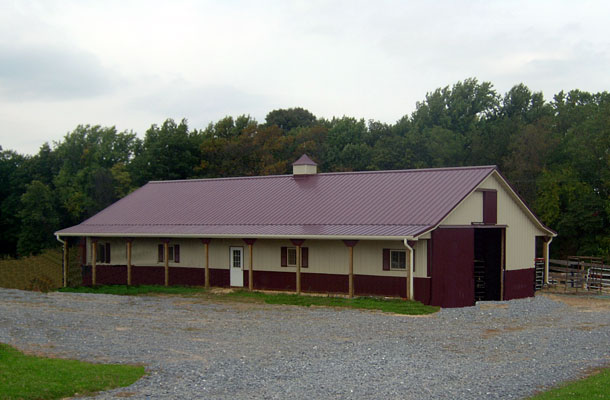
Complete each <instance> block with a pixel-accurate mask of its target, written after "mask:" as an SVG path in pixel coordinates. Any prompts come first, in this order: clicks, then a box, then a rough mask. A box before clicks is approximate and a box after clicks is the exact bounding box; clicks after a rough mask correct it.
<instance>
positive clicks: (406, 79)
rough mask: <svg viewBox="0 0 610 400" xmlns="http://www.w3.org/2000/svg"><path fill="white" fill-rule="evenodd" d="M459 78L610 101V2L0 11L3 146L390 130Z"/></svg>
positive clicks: (31, 148)
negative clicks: (274, 117) (334, 128)
mask: <svg viewBox="0 0 610 400" xmlns="http://www.w3.org/2000/svg"><path fill="white" fill-rule="evenodd" d="M469 77H476V78H477V79H479V81H490V82H491V83H493V84H494V87H495V89H496V90H497V91H498V92H500V93H501V94H504V93H505V92H506V91H507V90H509V89H510V88H511V87H512V86H513V85H515V84H518V83H520V82H523V83H524V84H526V85H527V86H528V87H529V88H530V89H531V90H534V91H542V92H543V93H544V94H545V98H547V99H551V98H552V96H553V95H554V94H555V93H557V92H559V91H560V90H566V91H568V90H570V89H581V90H586V91H590V92H600V91H605V90H610V1H607V0H602V1H582V0H580V1H558V0H552V1H534V0H528V1H489V0H485V1H467V0H461V1H460V0H455V1H424V0H422V1H407V0H402V1H380V0H376V1H355V0H348V1H315V0H313V1H312V0H308V1H288V0H283V1H282V0H278V1H239V0H225V1H152V0H147V1H127V0H117V1H113V0H104V1H102V0H100V1H88V0H72V1H71V0H65V1H61V0H57V1H56V0H41V1H28V0H14V1H9V0H0V145H1V146H2V147H3V149H5V150H6V149H12V150H16V151H18V152H20V153H30V154H33V153H36V152H37V151H38V149H39V147H40V146H41V145H42V144H43V143H44V142H53V141H57V140H61V139H62V138H63V136H64V135H65V134H66V133H67V132H69V131H72V130H73V129H74V128H75V127H76V126H77V125H78V124H91V125H95V124H100V125H103V126H113V125H114V126H116V127H117V129H118V130H119V131H122V130H133V131H134V132H137V133H138V134H139V135H140V137H143V136H144V133H145V131H146V129H148V127H150V125H151V124H153V123H156V124H160V123H162V122H163V121H164V120H165V119H166V118H174V119H176V120H180V119H182V118H187V119H188V121H189V126H190V127H191V128H204V127H205V126H206V125H207V124H208V123H209V122H212V121H214V122H215V121H217V120H218V119H220V118H222V117H224V116H226V115H232V116H237V115H240V114H250V115H251V116H253V117H254V118H256V119H257V120H258V121H261V122H262V121H264V118H265V115H266V114H267V113H268V112H269V111H272V110H274V109H277V108H289V107H304V108H306V109H308V110H310V111H311V112H313V113H314V114H315V115H316V116H318V117H327V118H330V117H332V116H342V115H347V116H351V117H356V118H365V119H375V120H380V121H383V122H388V123H394V122H395V121H396V120H398V119H399V118H401V117H402V116H403V115H405V114H410V113H411V112H413V110H414V109H415V103H416V102H417V101H421V100H423V99H424V96H425V95H426V92H430V91H433V90H434V89H436V88H438V87H444V86H447V85H453V84H454V83H456V82H458V81H461V80H464V79H466V78H469Z"/></svg>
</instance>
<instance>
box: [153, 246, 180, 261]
mask: <svg viewBox="0 0 610 400" xmlns="http://www.w3.org/2000/svg"><path fill="white" fill-rule="evenodd" d="M164 253H165V246H164V245H162V244H160V245H158V246H157V261H158V262H165V254H164ZM167 255H168V258H169V261H173V262H176V263H179V262H180V245H179V244H175V245H173V246H169V249H168V252H167Z"/></svg>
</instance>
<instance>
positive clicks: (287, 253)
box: [286, 247, 297, 267]
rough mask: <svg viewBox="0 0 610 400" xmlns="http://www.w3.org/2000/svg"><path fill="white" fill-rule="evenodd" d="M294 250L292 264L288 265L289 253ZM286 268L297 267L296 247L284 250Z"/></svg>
mask: <svg viewBox="0 0 610 400" xmlns="http://www.w3.org/2000/svg"><path fill="white" fill-rule="evenodd" d="M293 250H294V264H291V263H290V253H291V251H293ZM286 266H287V267H296V266H297V248H296V247H287V248H286Z"/></svg>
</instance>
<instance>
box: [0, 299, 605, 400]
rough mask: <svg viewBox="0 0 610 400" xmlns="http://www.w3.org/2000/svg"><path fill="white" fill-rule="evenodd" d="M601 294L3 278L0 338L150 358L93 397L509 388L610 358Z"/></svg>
mask: <svg viewBox="0 0 610 400" xmlns="http://www.w3.org/2000/svg"><path fill="white" fill-rule="evenodd" d="M595 304H596V303H595ZM599 304H600V305H599V306H598V307H588V306H585V307H575V306H570V305H567V304H565V303H563V302H560V301H555V300H553V299H551V298H549V297H546V296H538V297H536V298H531V299H524V300H513V301H509V302H503V303H495V302H485V303H479V304H478V305H477V306H475V307H468V308H461V309H447V310H442V311H441V312H439V313H437V314H434V315H432V316H427V317H407V316H397V315H388V314H383V313H380V312H370V311H358V310H348V309H329V308H303V307H295V306H271V305H262V304H244V303H220V302H219V303H213V302H211V301H210V300H205V299H198V298H188V297H156V296H150V297H149V296H143V297H121V296H111V295H96V294H73V293H49V294H41V293H34V292H24V291H19V290H11V289H0V342H4V343H9V344H11V345H13V346H15V347H17V348H19V349H21V350H24V351H28V352H33V353H39V354H45V355H51V356H58V357H69V358H77V359H80V360H87V361H93V362H116V363H141V364H145V365H146V367H147V371H148V375H147V376H146V377H144V378H143V379H141V380H139V381H138V382H136V383H135V384H133V385H132V386H130V387H127V388H120V389H115V390H112V391H108V392H103V393H100V394H99V395H98V396H96V397H95V398H96V399H110V398H132V399H159V398H187V399H189V398H213V399H242V398H265V399H275V398H280V399H283V398H289V397H290V398H293V399H312V398H365V399H373V398H374V399H378V398H393V399H398V398H400V399H444V398H455V399H480V398H502V399H507V398H522V397H524V396H527V395H530V394H532V393H534V392H535V391H536V390H537V389H540V388H544V387H548V386H551V385H554V384H556V383H558V382H560V381H564V380H567V379H572V378H577V377H579V376H581V375H582V374H583V373H585V372H586V371H587V370H588V369H590V368H591V367H596V366H601V365H604V364H607V363H609V362H610V307H608V305H609V302H608V301H606V302H605V303H601V302H600V303H599Z"/></svg>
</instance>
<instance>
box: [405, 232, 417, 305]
mask: <svg viewBox="0 0 610 400" xmlns="http://www.w3.org/2000/svg"><path fill="white" fill-rule="evenodd" d="M414 240H417V239H414ZM403 244H404V245H405V247H406V248H407V249H409V278H408V279H409V295H408V297H409V300H413V299H414V296H413V247H411V246H409V241H408V240H407V238H405V239H404V240H403Z"/></svg>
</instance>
